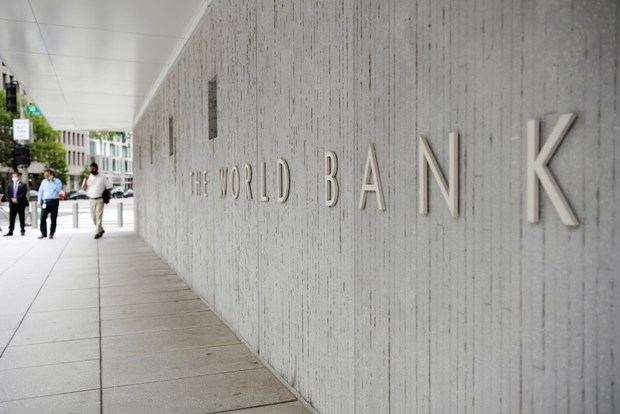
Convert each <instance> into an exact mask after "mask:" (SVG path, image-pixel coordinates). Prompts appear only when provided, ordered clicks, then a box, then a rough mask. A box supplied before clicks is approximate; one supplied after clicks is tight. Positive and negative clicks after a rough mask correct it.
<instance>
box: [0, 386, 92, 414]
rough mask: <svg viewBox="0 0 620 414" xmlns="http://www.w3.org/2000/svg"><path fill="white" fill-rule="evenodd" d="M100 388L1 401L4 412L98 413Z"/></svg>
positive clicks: (0, 406) (26, 413) (27, 413)
mask: <svg viewBox="0 0 620 414" xmlns="http://www.w3.org/2000/svg"><path fill="white" fill-rule="evenodd" d="M100 405H101V404H100V402H99V390H94V391H82V392H72V393H68V394H60V395H52V396H48V397H39V398H28V399H23V400H17V401H10V402H4V403H0V413H2V414H9V413H10V414H34V413H45V414H98V413H99V412H100Z"/></svg>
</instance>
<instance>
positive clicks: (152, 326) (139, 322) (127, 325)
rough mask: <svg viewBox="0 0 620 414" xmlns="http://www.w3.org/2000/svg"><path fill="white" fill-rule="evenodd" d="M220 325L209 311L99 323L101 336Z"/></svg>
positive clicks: (217, 319)
mask: <svg viewBox="0 0 620 414" xmlns="http://www.w3.org/2000/svg"><path fill="white" fill-rule="evenodd" d="M221 323H222V322H221V321H220V319H219V318H218V317H217V316H216V315H215V314H214V313H213V312H211V311H203V312H198V313H185V314H181V315H171V316H157V317H147V318H127V319H114V320H109V321H102V322H101V336H104V337H105V336H116V335H129V334H135V333H142V332H159V331H168V330H172V329H182V328H196V327H201V326H209V325H213V324H221Z"/></svg>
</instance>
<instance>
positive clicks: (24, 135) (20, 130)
mask: <svg viewBox="0 0 620 414" xmlns="http://www.w3.org/2000/svg"><path fill="white" fill-rule="evenodd" d="M13 139H14V140H15V141H30V140H31V139H32V123H31V122H30V120H29V119H14V120H13Z"/></svg>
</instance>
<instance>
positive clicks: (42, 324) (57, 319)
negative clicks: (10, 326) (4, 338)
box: [11, 308, 99, 345]
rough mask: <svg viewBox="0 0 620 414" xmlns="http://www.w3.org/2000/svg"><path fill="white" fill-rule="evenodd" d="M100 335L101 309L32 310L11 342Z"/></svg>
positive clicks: (51, 340)
mask: <svg viewBox="0 0 620 414" xmlns="http://www.w3.org/2000/svg"><path fill="white" fill-rule="evenodd" d="M98 336H99V310H98V309H97V308H86V309H73V310H63V311H53V312H41V313H34V312H31V313H29V314H28V315H27V316H26V318H24V321H23V322H22V325H21V326H20V328H19V330H18V332H17V333H16V334H15V337H14V338H13V341H12V342H11V344H12V345H24V344H34V343H41V342H57V341H67V340H74V339H83V338H94V337H98Z"/></svg>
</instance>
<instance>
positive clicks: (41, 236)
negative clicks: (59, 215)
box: [37, 235, 47, 240]
mask: <svg viewBox="0 0 620 414" xmlns="http://www.w3.org/2000/svg"><path fill="white" fill-rule="evenodd" d="M46 238H47V236H44V235H40V236H39V237H37V239H39V240H41V239H46Z"/></svg>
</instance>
